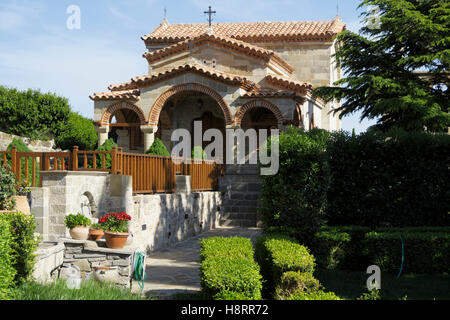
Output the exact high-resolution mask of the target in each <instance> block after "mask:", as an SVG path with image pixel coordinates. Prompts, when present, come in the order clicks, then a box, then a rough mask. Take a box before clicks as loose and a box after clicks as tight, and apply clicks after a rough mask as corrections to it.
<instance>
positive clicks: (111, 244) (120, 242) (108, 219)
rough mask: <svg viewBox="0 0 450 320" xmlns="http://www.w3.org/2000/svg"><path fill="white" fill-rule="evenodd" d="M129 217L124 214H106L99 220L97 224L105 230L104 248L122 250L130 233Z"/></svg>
mask: <svg viewBox="0 0 450 320" xmlns="http://www.w3.org/2000/svg"><path fill="white" fill-rule="evenodd" d="M130 220H131V217H130V216H129V215H128V214H126V213H125V212H121V213H108V214H107V215H106V216H103V217H101V218H100V220H99V223H100V224H101V225H102V228H103V230H105V240H106V246H107V247H108V248H111V249H122V248H123V247H124V246H125V243H126V242H127V239H128V237H129V236H130V233H129V232H128V222H129V221H130Z"/></svg>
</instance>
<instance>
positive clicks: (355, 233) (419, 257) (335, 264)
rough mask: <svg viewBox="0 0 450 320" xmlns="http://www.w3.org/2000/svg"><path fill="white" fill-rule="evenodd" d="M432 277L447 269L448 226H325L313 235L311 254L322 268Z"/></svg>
mask: <svg viewBox="0 0 450 320" xmlns="http://www.w3.org/2000/svg"><path fill="white" fill-rule="evenodd" d="M400 236H401V237H402V239H403V243H404V250H405V260H404V268H403V272H404V273H421V274H433V273H442V272H448V271H449V268H450V241H449V240H450V232H449V227H408V228H379V229H377V232H370V230H369V228H364V227H345V226H344V227H331V228H330V227H326V228H323V231H321V232H318V233H316V238H315V241H314V242H313V246H312V247H311V252H312V253H313V254H314V256H315V257H316V258H317V265H318V267H319V268H324V269H340V270H365V268H367V266H369V265H372V264H375V265H378V266H379V267H380V268H381V270H382V271H383V272H388V273H398V272H399V271H400V266H401V262H402V241H401V239H400Z"/></svg>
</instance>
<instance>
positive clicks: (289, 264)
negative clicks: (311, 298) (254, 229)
mask: <svg viewBox="0 0 450 320" xmlns="http://www.w3.org/2000/svg"><path fill="white" fill-rule="evenodd" d="M256 260H257V262H258V263H259V265H260V266H261V273H262V275H263V278H264V280H265V283H264V290H263V293H264V296H265V297H271V296H273V295H274V293H275V290H276V286H277V284H278V283H279V281H280V279H281V276H282V275H283V273H285V272H287V271H298V272H307V273H311V274H312V273H313V272H314V267H315V259H314V257H313V256H312V255H311V254H310V253H309V250H308V248H306V247H305V246H302V245H300V244H298V243H297V242H296V241H295V240H294V239H292V238H289V237H286V236H280V235H278V236H277V235H274V236H262V237H259V238H258V239H257V241H256Z"/></svg>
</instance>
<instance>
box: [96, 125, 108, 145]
mask: <svg viewBox="0 0 450 320" xmlns="http://www.w3.org/2000/svg"><path fill="white" fill-rule="evenodd" d="M95 131H97V133H98V146H99V147H100V146H101V145H102V144H104V143H105V141H106V140H108V133H109V126H105V127H95Z"/></svg>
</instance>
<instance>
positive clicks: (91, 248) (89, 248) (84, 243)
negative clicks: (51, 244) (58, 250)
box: [59, 238, 134, 255]
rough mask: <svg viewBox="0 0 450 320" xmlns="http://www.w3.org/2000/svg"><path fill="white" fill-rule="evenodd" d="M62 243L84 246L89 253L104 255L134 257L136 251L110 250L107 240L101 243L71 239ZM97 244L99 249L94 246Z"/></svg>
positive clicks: (84, 249) (65, 239)
mask: <svg viewBox="0 0 450 320" xmlns="http://www.w3.org/2000/svg"><path fill="white" fill-rule="evenodd" d="M59 241H60V242H62V243H64V244H67V243H68V244H78V245H80V246H81V245H82V246H83V251H89V252H102V253H109V254H123V255H132V254H133V253H134V250H132V249H127V248H126V247H125V248H124V249H110V248H107V247H106V243H105V240H99V241H89V240H74V239H69V238H60V239H59ZM94 243H95V244H96V245H97V247H94V246H93V244H94Z"/></svg>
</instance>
